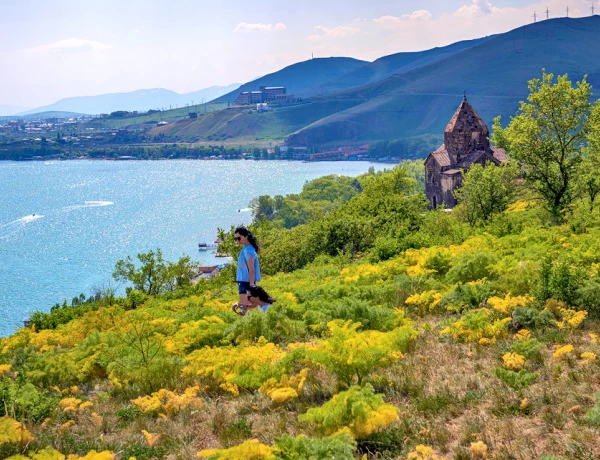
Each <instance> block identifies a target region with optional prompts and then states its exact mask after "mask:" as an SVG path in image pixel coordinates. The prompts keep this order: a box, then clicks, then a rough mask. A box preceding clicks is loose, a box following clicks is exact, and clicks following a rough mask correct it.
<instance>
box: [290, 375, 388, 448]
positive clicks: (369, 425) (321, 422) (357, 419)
mask: <svg viewBox="0 0 600 460" xmlns="http://www.w3.org/2000/svg"><path fill="white" fill-rule="evenodd" d="M397 419H398V408H397V407H395V406H392V405H389V404H386V403H384V402H383V397H382V396H381V395H379V394H376V393H375V391H374V390H373V387H372V386H371V385H370V384H368V383H367V384H366V385H365V386H364V387H362V388H361V387H358V386H353V387H351V388H350V389H349V390H347V391H343V392H341V393H338V394H336V395H334V397H333V398H332V399H331V400H330V401H328V402H326V403H325V404H324V405H323V406H321V407H315V408H312V409H309V410H308V412H306V413H305V414H303V415H301V416H299V417H298V420H300V421H301V422H309V423H312V424H314V425H315V427H316V429H317V431H318V432H320V433H323V434H331V433H336V432H339V431H340V430H342V429H344V428H346V429H348V430H349V432H350V434H351V435H352V436H353V437H354V438H355V439H360V438H365V437H367V436H369V435H370V434H371V433H374V432H375V431H378V430H380V429H381V428H385V427H386V426H388V425H390V424H391V423H393V422H395V421H396V420H397Z"/></svg>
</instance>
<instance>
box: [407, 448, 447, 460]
mask: <svg viewBox="0 0 600 460" xmlns="http://www.w3.org/2000/svg"><path fill="white" fill-rule="evenodd" d="M406 458H407V460H442V457H439V456H437V455H436V453H435V452H434V451H433V449H432V448H431V447H429V446H424V445H423V444H419V445H418V446H417V447H415V450H413V451H412V452H409V454H408V456H407V457H406Z"/></svg>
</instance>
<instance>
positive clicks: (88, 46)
mask: <svg viewBox="0 0 600 460" xmlns="http://www.w3.org/2000/svg"><path fill="white" fill-rule="evenodd" d="M111 48H112V46H110V45H107V44H105V43H100V42H96V41H94V40H85V39H83V38H67V39H65V40H59V41H57V42H53V43H48V44H47V45H41V46H37V47H35V48H30V49H28V50H25V51H26V52H28V53H48V52H61V51H104V50H109V49H111Z"/></svg>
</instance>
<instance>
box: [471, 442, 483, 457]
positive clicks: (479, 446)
mask: <svg viewBox="0 0 600 460" xmlns="http://www.w3.org/2000/svg"><path fill="white" fill-rule="evenodd" d="M487 451H488V447H487V445H486V444H485V443H484V442H483V441H477V442H472V443H471V447H470V448H469V452H471V458H485V457H486V456H487Z"/></svg>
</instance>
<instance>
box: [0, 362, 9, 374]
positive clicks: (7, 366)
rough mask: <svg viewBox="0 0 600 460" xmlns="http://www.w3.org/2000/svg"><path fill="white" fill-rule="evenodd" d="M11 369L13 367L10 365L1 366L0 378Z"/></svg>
mask: <svg viewBox="0 0 600 460" xmlns="http://www.w3.org/2000/svg"><path fill="white" fill-rule="evenodd" d="M11 369H12V366H11V365H10V364H0V376H2V375H4V374H8V373H9V372H10V370H11Z"/></svg>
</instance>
